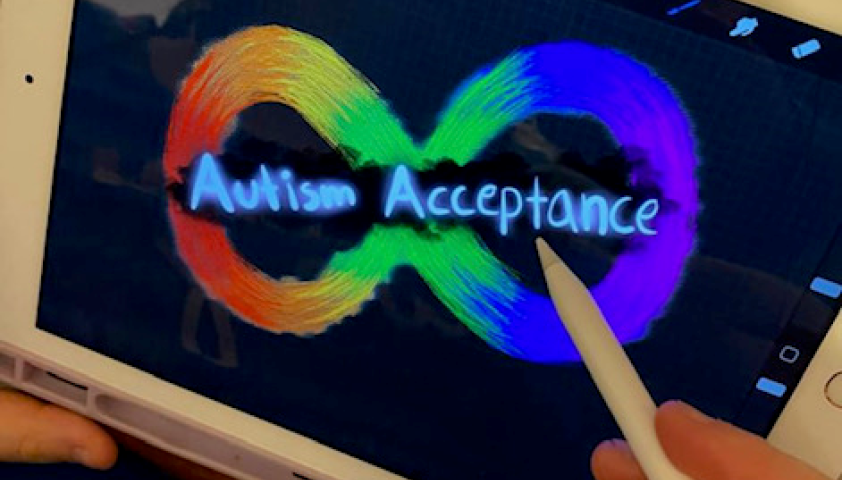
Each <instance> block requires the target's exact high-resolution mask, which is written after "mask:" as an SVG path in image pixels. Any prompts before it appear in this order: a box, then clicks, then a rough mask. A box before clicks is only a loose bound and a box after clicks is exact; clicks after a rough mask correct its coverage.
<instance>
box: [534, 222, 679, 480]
mask: <svg viewBox="0 0 842 480" xmlns="http://www.w3.org/2000/svg"><path fill="white" fill-rule="evenodd" d="M537 247H538V255H539V256H540V257H541V265H542V266H543V267H544V277H545V278H546V280H547V286H548V287H549V291H550V296H551V297H552V299H553V304H555V308H556V311H557V312H558V315H559V317H561V320H562V322H563V323H564V326H565V327H566V328H567V332H568V333H569V334H570V338H571V339H572V340H573V343H574V344H576V348H577V349H578V350H579V353H580V354H581V356H582V360H584V362H585V366H586V367H587V368H588V371H589V372H590V374H591V377H592V378H593V380H594V382H595V383H596V386H597V388H598V389H599V392H600V393H601V394H602V398H603V399H605V403H606V404H608V409H609V410H610V411H611V414H612V415H614V419H615V420H616V421H617V424H618V425H619V426H620V430H621V431H622V432H623V435H624V436H625V437H626V441H628V442H629V446H630V447H631V450H632V452H633V453H634V456H635V457H636V458H637V460H638V462H640V465H641V467H642V468H643V471H644V473H646V476H647V477H648V478H649V480H689V477H687V476H686V475H684V474H683V473H681V472H680V471H678V469H676V468H675V466H673V465H672V463H671V462H670V461H669V459H667V456H666V454H665V453H664V450H663V448H662V447H661V443H660V442H659V441H658V437H657V436H656V434H655V410H656V407H655V402H653V401H652V397H651V396H650V395H649V392H648V391H647V390H646V387H645V386H644V385H643V382H642V381H641V380H640V375H638V373H637V371H636V370H635V369H634V366H633V365H632V363H631V360H629V357H628V356H627V355H626V352H625V351H624V350H623V347H622V346H621V345H620V342H619V341H618V340H617V337H616V336H615V335H614V332H613V331H611V328H610V327H609V326H608V323H607V322H606V321H605V317H603V315H602V312H601V311H600V310H599V307H598V306H597V305H596V302H595V301H594V300H593V297H591V294H590V292H589V291H588V289H587V287H585V285H584V284H583V283H582V281H581V280H579V278H578V277H576V275H575V274H574V273H573V272H572V271H570V268H568V267H567V265H565V263H564V262H563V261H562V260H561V259H560V258H559V257H558V255H556V253H555V252H554V251H553V250H552V249H551V248H550V246H549V245H547V242H545V241H544V240H543V239H540V238H539V239H538V240H537Z"/></svg>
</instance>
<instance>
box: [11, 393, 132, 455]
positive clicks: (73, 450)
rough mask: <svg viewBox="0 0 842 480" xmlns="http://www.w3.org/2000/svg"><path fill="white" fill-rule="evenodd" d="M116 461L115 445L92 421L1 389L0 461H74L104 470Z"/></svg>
mask: <svg viewBox="0 0 842 480" xmlns="http://www.w3.org/2000/svg"><path fill="white" fill-rule="evenodd" d="M116 460H117V446H116V444H115V443H114V441H113V440H112V439H111V437H110V436H109V435H108V434H107V433H105V431H104V430H103V429H102V428H100V427H99V426H98V425H96V424H95V423H94V422H92V421H91V420H88V419H86V418H84V417H82V416H79V415H76V414H74V413H71V412H69V411H67V410H64V409H61V408H59V407H56V406H54V405H49V404H45V403H43V402H40V401H38V400H35V399H34V398H30V397H28V396H26V395H23V394H21V393H17V392H12V391H2V390H0V462H26V463H56V462H74V463H81V464H83V465H86V466H88V467H92V468H99V469H107V468H110V467H111V466H113V465H114V463H115V462H116Z"/></svg>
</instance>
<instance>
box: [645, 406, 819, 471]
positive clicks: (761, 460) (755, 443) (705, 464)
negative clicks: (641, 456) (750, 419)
mask: <svg viewBox="0 0 842 480" xmlns="http://www.w3.org/2000/svg"><path fill="white" fill-rule="evenodd" d="M655 428H656V430H657V432H658V438H659V439H660V441H661V444H662V445H663V446H664V450H665V451H666V453H667V456H668V457H669V459H670V460H671V461H672V462H673V463H674V464H675V466H676V467H678V469H679V470H681V471H683V472H684V473H686V474H688V475H689V476H691V477H693V478H694V479H695V480H722V479H723V478H762V479H764V480H792V479H794V478H797V479H799V480H827V479H826V477H824V476H823V475H821V474H820V473H818V472H816V471H815V470H813V469H812V468H810V467H809V466H807V465H806V464H804V463H802V462H800V461H798V460H796V459H795V458H793V457H791V456H789V455H787V454H784V453H782V452H780V451H778V450H776V449H775V448H773V447H772V446H771V445H769V443H767V442H766V441H765V440H764V439H762V438H760V437H758V436H756V435H753V434H751V433H748V432H745V431H743V430H740V429H738V428H736V427H733V426H731V425H729V424H727V423H725V422H722V421H719V420H714V419H712V418H710V417H707V416H705V415H704V414H702V413H700V412H699V411H698V410H696V409H694V408H693V407H690V406H688V405H686V404H684V403H681V402H670V403H667V404H664V405H663V406H662V407H661V408H660V409H659V410H658V414H657V416H656V417H655Z"/></svg>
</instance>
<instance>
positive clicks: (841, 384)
mask: <svg viewBox="0 0 842 480" xmlns="http://www.w3.org/2000/svg"><path fill="white" fill-rule="evenodd" d="M825 394H826V395H827V399H828V400H830V403H832V404H833V405H834V406H836V407H839V408H842V372H839V373H837V374H836V376H834V377H833V378H831V379H830V381H829V382H828V383H827V388H826V389H825Z"/></svg>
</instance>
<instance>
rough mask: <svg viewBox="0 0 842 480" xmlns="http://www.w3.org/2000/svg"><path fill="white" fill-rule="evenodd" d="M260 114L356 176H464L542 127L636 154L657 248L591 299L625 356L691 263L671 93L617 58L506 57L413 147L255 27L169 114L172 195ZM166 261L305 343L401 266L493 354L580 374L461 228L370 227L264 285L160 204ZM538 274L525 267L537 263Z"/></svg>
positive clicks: (298, 35)
mask: <svg viewBox="0 0 842 480" xmlns="http://www.w3.org/2000/svg"><path fill="white" fill-rule="evenodd" d="M260 103H279V104H283V105H286V106H289V107H291V108H292V109H294V110H295V111H297V112H298V113H299V114H300V115H301V116H302V117H303V118H304V119H305V120H306V121H307V122H308V123H309V124H310V125H311V126H312V127H313V128H314V129H315V131H316V132H317V133H318V134H319V135H321V137H322V138H323V139H324V140H325V141H326V142H328V144H329V145H331V146H332V147H334V148H335V149H336V150H337V151H338V152H340V153H341V154H342V155H343V156H344V158H345V159H346V161H347V162H348V163H349V165H350V166H351V167H352V168H355V169H357V168H362V167H370V166H377V167H380V168H393V167H396V166H398V165H406V166H408V167H410V168H412V169H415V170H417V171H423V170H429V169H432V168H434V167H435V166H436V164H437V163H438V162H441V161H443V160H445V159H448V160H452V161H455V162H456V163H457V164H459V165H465V164H467V163H469V162H471V161H474V160H476V159H477V156H478V155H479V154H480V152H481V151H482V150H483V148H485V147H486V146H487V145H488V143H489V142H491V141H492V140H493V139H494V138H495V137H497V136H498V135H500V134H501V133H503V132H504V130H505V129H507V128H508V127H510V126H512V125H514V124H516V123H518V122H522V121H524V120H526V119H528V118H530V117H532V116H535V115H538V114H555V115H572V116H588V117H591V118H593V119H595V120H597V121H599V122H600V123H602V124H603V125H604V126H605V127H606V128H607V130H608V131H609V132H610V133H611V134H612V135H613V138H614V140H615V141H616V143H617V144H618V145H620V146H627V147H634V148H635V149H638V150H640V151H643V152H645V153H646V155H645V161H643V162H640V163H637V164H635V165H634V167H633V171H632V175H631V180H632V182H634V183H639V184H646V183H647V182H649V183H650V184H654V185H656V186H657V187H658V189H659V190H660V192H661V195H662V197H663V199H664V202H666V203H667V204H668V205H669V208H664V209H662V211H661V212H660V213H659V215H658V217H657V218H656V219H655V226H656V228H657V231H658V234H657V235H655V236H648V237H644V236H640V237H635V238H633V239H632V240H631V241H630V243H629V248H626V249H625V251H623V252H622V253H621V254H620V255H619V256H618V257H617V258H616V259H615V262H614V264H613V267H612V269H611V270H610V272H609V273H608V274H607V275H606V276H605V277H604V278H603V279H602V280H601V281H600V282H599V283H598V284H597V285H595V286H594V287H593V289H592V293H593V295H594V298H595V299H596V301H597V303H598V304H599V306H600V308H601V309H602V310H603V313H604V314H605V317H606V318H607V320H608V321H609V323H610V324H611V326H612V328H613V329H614V331H615V333H616V334H617V336H618V337H619V339H620V341H621V342H623V343H630V342H635V341H639V340H641V339H643V338H645V336H646V334H647V331H648V328H649V326H650V324H651V323H652V322H653V321H654V320H656V319H657V318H658V317H660V316H661V315H662V314H663V312H664V310H665V308H666V307H667V305H668V304H669V301H670V299H671V298H672V296H673V295H674V293H675V291H676V289H677V288H678V286H679V284H680V282H681V277H682V273H683V270H684V266H685V263H686V261H687V258H688V256H689V255H690V253H691V252H692V250H693V248H694V242H695V236H696V216H697V214H698V211H699V200H698V193H697V192H698V187H697V183H696V179H695V171H696V167H697V164H698V159H697V157H696V152H695V140H694V136H693V130H692V126H691V122H690V120H689V118H688V115H687V114H686V112H685V111H684V109H683V107H682V105H681V102H680V100H679V99H678V97H677V96H676V95H675V94H674V93H673V92H672V90H671V88H670V87H669V85H668V84H667V83H666V82H665V81H664V80H662V79H661V78H659V77H658V76H657V75H656V74H655V73H654V72H653V71H652V70H650V69H649V68H648V67H646V66H645V65H642V64H640V63H638V62H636V61H635V60H633V59H631V58H629V57H628V56H626V55H624V54H622V53H619V52H616V51H613V50H610V49H606V48H602V47H598V46H594V45H590V44H586V43H580V42H565V43H556V44H544V45H539V46H536V47H532V48H525V49H521V50H518V51H516V52H514V53H512V54H511V55H510V56H508V57H507V58H505V59H503V60H502V61H500V62H499V63H496V64H494V65H491V66H488V67H486V68H484V69H482V70H480V71H478V72H477V73H476V74H475V75H474V76H472V77H470V78H469V79H467V80H466V81H465V82H464V83H463V84H462V85H461V86H460V87H459V88H458V89H457V90H456V92H455V93H454V94H453V95H452V96H451V98H450V100H449V103H448V104H447V106H446V108H445V109H444V110H443V112H442V113H441V114H440V117H439V124H438V127H437V128H436V130H435V131H434V132H433V134H432V135H431V136H430V138H429V139H428V140H426V141H425V142H417V141H415V140H414V139H412V138H411V137H410V136H409V135H408V134H407V133H406V131H405V129H404V128H403V126H402V124H401V121H400V120H399V118H398V116H397V115H395V113H393V112H392V110H391V108H390V106H389V104H388V103H387V102H386V101H385V100H384V99H383V98H382V97H381V96H380V93H379V92H378V90H377V88H376V87H375V86H374V85H373V84H372V83H371V82H369V81H368V80H366V78H365V77H364V76H363V75H362V74H361V73H360V72H358V71H357V70H355V69H354V68H353V67H352V66H351V65H350V64H349V63H348V62H346V61H345V60H344V59H343V58H342V57H341V56H340V55H339V54H338V53H336V52H335V51H334V50H333V49H332V48H331V47H330V46H329V45H327V44H326V43H324V42H323V41H321V40H319V39H317V38H315V37H313V36H310V35H308V34H305V33H302V32H299V31H296V30H293V29H289V28H284V27H280V26H262V27H254V28H249V29H246V30H243V31H241V32H238V33H235V34H233V35H231V36H230V37H228V38H226V39H224V40H222V41H219V42H218V43H215V44H213V45H211V46H210V47H209V48H208V49H207V50H206V51H205V53H204V54H203V56H202V57H201V58H200V59H199V60H198V61H197V62H196V64H195V65H194V67H193V70H192V72H191V73H190V75H189V76H188V77H187V79H186V80H185V81H184V83H183V86H182V88H181V92H180V94H179V96H178V98H177V101H176V103H175V105H174V107H173V111H172V114H171V118H170V127H169V131H168V136H167V145H166V150H165V154H164V170H165V176H166V182H167V185H168V186H172V185H184V184H185V183H186V182H187V179H186V178H184V175H185V173H184V172H185V171H186V170H187V169H188V168H189V167H190V165H191V164H192V163H193V162H194V161H196V160H197V159H198V158H200V157H201V156H202V155H204V154H208V153H209V154H212V155H216V156H218V155H220V154H222V153H223V149H224V144H225V141H226V139H227V138H228V136H229V135H230V134H231V132H232V131H233V129H234V127H235V125H236V120H237V117H238V115H239V114H240V113H241V112H243V111H244V110H246V109H247V108H249V107H251V106H253V105H256V104H260ZM168 211H169V216H170V220H171V224H172V229H173V234H174V238H175V242H176V246H177V249H178V253H179V255H180V257H181V259H182V260H183V261H184V263H185V264H186V265H187V267H188V268H189V269H190V271H191V273H192V275H193V277H194V279H195V280H196V281H197V282H198V283H199V284H200V285H201V286H202V288H203V289H204V291H205V292H206V294H207V295H208V296H209V297H211V298H212V299H214V300H216V301H218V302H220V303H221V304H222V305H225V306H226V307H227V308H228V309H230V310H231V311H232V312H233V313H234V314H236V315H237V316H239V317H240V318H242V319H243V320H244V321H247V322H249V323H251V324H253V325H255V326H258V327H260V328H263V329H265V330H268V331H271V332H276V333H292V334H297V335H311V334H319V333H322V332H324V331H325V330H326V329H327V328H328V327H330V326H331V325H334V324H336V323H339V322H342V321H343V320H344V319H346V318H349V317H353V316H355V315H357V314H358V313H359V312H360V311H361V309H362V307H363V305H364V304H365V303H366V302H367V301H370V300H372V299H373V298H374V293H375V289H376V287H377V286H378V285H379V284H382V283H386V282H389V281H390V277H391V275H392V272H393V271H394V270H395V269H396V268H397V267H398V266H402V265H408V266H411V267H412V268H414V269H415V270H416V271H417V272H418V273H419V275H420V276H421V277H422V278H423V279H424V281H425V282H426V283H427V285H428V286H429V287H430V289H431V290H432V291H433V293H434V294H435V295H436V297H437V298H438V299H439V300H440V301H441V302H442V303H443V304H444V305H446V306H447V307H448V308H449V309H450V311H451V312H452V313H453V314H454V315H455V316H456V317H457V318H458V319H459V320H460V321H461V322H462V323H463V324H464V325H465V326H466V327H467V328H469V329H470V330H471V331H472V332H473V333H474V334H476V335H478V336H479V337H480V338H482V339H483V340H484V341H485V342H486V343H487V344H488V345H489V346H491V347H493V348H495V349H497V350H499V351H501V352H503V353H505V354H507V355H510V356H512V357H515V358H519V359H523V360H526V361H531V362H538V363H565V362H574V361H578V360H580V358H579V355H578V353H577V351H576V348H575V346H574V345H573V343H572V341H571V340H570V338H569V337H568V335H567V333H566V332H565V330H564V328H563V326H562V324H561V322H560V321H559V319H558V317H557V314H556V312H555V309H554V307H553V305H552V302H551V300H550V299H549V298H548V297H547V296H545V295H543V294H540V293H537V292H534V291H531V290H530V289H528V288H527V287H526V286H524V285H523V284H522V283H521V282H520V281H519V280H518V278H517V274H516V272H513V271H511V269H510V268H508V267H507V266H506V265H505V264H503V263H502V262H501V261H500V260H499V259H498V258H496V257H495V256H494V255H493V254H492V253H491V252H490V251H489V250H488V249H487V248H486V247H485V246H484V245H483V242H482V240H481V239H480V238H479V236H478V235H477V234H476V233H475V232H473V231H472V230H471V229H470V228H467V227H457V228H450V229H444V230H442V231H440V232H438V234H437V235H436V236H430V235H425V236H420V235H419V234H418V233H417V232H416V231H415V230H414V229H412V228H410V227H406V226H398V225H373V226H372V228H371V230H370V231H369V233H368V235H367V236H366V237H365V238H364V240H363V241H362V242H361V243H360V244H359V245H358V246H356V247H355V248H353V249H351V250H348V251H344V252H337V253H336V254H334V255H333V256H332V258H331V259H330V260H329V262H328V263H327V266H326V267H325V268H324V270H323V271H322V272H321V274H320V275H319V276H318V278H316V279H315V280H312V281H301V280H297V279H289V278H284V279H275V278H272V277H270V276H268V275H267V274H265V273H264V272H262V271H261V270H260V269H259V268H258V267H256V266H255V265H252V264H251V263H250V262H249V261H248V260H246V259H245V258H243V257H242V256H241V255H240V254H239V253H238V252H237V250H236V248H235V247H234V246H233V244H232V243H231V241H230V240H229V237H228V235H227V232H226V228H225V227H224V226H222V225H221V224H219V223H216V222H214V221H212V220H208V219H206V218H202V217H200V216H198V215H196V214H194V212H192V211H190V210H188V209H187V208H186V207H185V206H184V205H182V204H181V203H180V202H179V201H178V200H176V199H175V198H174V197H172V196H171V197H170V199H169V204H168ZM536 261H537V260H536Z"/></svg>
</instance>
